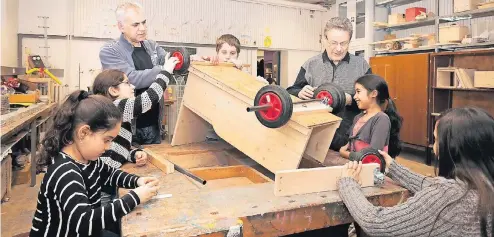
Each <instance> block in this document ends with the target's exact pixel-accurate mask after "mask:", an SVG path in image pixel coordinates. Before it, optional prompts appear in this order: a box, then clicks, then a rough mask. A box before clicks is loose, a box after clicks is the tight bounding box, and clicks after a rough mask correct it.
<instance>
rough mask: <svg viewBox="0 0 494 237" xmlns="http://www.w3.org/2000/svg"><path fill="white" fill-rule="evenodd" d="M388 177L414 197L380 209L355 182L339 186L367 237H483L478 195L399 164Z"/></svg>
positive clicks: (451, 181) (461, 185)
mask: <svg viewBox="0 0 494 237" xmlns="http://www.w3.org/2000/svg"><path fill="white" fill-rule="evenodd" d="M388 174H389V176H390V177H391V178H392V179H393V180H394V181H396V182H398V183H399V184H401V185H402V186H403V187H404V188H406V189H408V190H410V192H412V193H414V196H413V197H410V198H409V199H408V200H407V201H405V202H403V203H401V204H398V205H396V206H394V207H379V206H374V205H372V203H370V202H369V201H367V199H366V198H365V196H364V194H363V193H362V190H361V189H360V185H359V184H358V183H357V182H356V181H355V180H354V179H353V178H349V177H345V178H342V179H340V181H339V182H338V185H339V192H340V196H341V198H342V199H343V202H344V203H345V205H346V207H347V208H348V211H350V214H351V215H352V217H353V218H354V219H355V221H356V222H357V223H358V224H359V225H360V226H361V227H362V229H363V230H364V231H365V233H366V234H367V235H369V236H404V237H406V236H458V237H467V236H472V237H473V236H481V234H480V233H481V232H480V226H481V225H480V218H479V214H478V212H477V204H478V201H479V199H478V195H477V192H476V191H474V190H468V189H467V187H466V185H465V184H464V183H462V182H461V181H458V180H454V179H445V178H443V177H436V178H428V177H425V176H423V175H420V174H416V173H414V172H411V171H410V170H409V169H407V168H405V167H403V166H401V165H399V164H397V163H396V162H392V163H391V165H390V167H389V173H388ZM491 220H492V219H491ZM487 221H488V223H487V228H488V233H487V236H489V237H492V236H493V235H492V234H493V233H492V231H491V230H492V224H493V223H492V222H491V221H489V220H487Z"/></svg>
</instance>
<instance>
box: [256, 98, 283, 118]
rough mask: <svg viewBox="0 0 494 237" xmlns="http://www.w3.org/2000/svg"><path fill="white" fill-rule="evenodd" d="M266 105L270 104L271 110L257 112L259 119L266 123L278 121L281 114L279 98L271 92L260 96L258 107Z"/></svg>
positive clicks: (281, 108)
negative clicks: (264, 120)
mask: <svg viewBox="0 0 494 237" xmlns="http://www.w3.org/2000/svg"><path fill="white" fill-rule="evenodd" d="M266 104H270V105H271V108H269V109H266V110H261V111H259V112H260V113H261V117H262V118H264V119H266V120H268V121H276V120H278V119H279V118H280V116H281V113H282V112H283V107H282V104H281V99H280V97H279V96H278V95H276V94H275V93H273V92H268V93H265V94H264V95H262V96H261V99H259V105H260V106H261V105H266Z"/></svg>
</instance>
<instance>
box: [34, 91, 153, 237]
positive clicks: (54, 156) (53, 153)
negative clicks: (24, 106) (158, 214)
mask: <svg viewBox="0 0 494 237" xmlns="http://www.w3.org/2000/svg"><path fill="white" fill-rule="evenodd" d="M55 112H56V113H55V114H54V117H53V124H52V127H51V129H49V130H48V132H47V134H46V137H45V138H44V140H43V141H42V144H43V147H44V151H43V154H42V157H43V159H46V160H47V161H48V162H47V163H48V164H49V166H48V171H47V172H46V174H45V176H44V178H43V181H42V183H41V187H40V191H39V194H38V204H37V209H36V212H35V213H34V219H33V226H32V228H31V233H30V236H31V237H35V236H53V237H59V236H102V235H103V236H105V235H106V234H104V233H103V232H104V229H105V226H109V225H114V224H115V223H116V222H117V221H118V220H119V219H120V218H121V217H123V216H124V215H126V214H128V213H129V212H131V211H132V210H133V209H134V208H135V207H136V206H137V205H139V204H140V203H144V202H147V201H148V200H149V199H151V198H152V196H154V195H156V194H157V192H158V180H157V179H156V178H151V177H142V178H140V177H138V176H135V175H132V174H128V173H125V172H123V171H120V170H117V169H115V168H113V167H111V166H109V165H107V164H105V163H104V162H102V161H101V159H98V158H99V157H100V156H101V154H103V152H104V151H105V150H106V149H108V148H109V147H110V144H111V141H112V140H113V139H114V138H115V137H116V136H117V134H118V132H119V131H120V126H121V121H122V115H121V113H120V111H119V110H118V109H117V108H116V107H115V106H114V105H113V104H112V101H111V100H109V99H108V98H105V97H103V96H100V95H91V96H88V93H87V92H85V91H76V92H73V93H72V94H70V95H69V97H68V98H67V100H66V101H65V102H64V103H63V104H62V105H61V107H59V108H58V109H57V111H55ZM103 186H111V187H122V188H127V189H133V190H131V191H130V192H129V193H128V194H126V195H123V196H122V197H121V198H120V199H115V200H114V201H113V202H112V203H109V204H106V205H102V204H101V189H102V187H103Z"/></svg>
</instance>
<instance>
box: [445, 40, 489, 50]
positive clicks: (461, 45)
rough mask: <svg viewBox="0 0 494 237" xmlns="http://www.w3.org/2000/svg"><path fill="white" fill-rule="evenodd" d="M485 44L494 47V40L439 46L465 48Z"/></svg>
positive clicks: (446, 48)
mask: <svg viewBox="0 0 494 237" xmlns="http://www.w3.org/2000/svg"><path fill="white" fill-rule="evenodd" d="M484 46H492V47H494V41H489V42H484V43H473V44H455V45H444V46H438V48H440V49H444V50H448V49H453V50H454V49H464V48H475V47H484Z"/></svg>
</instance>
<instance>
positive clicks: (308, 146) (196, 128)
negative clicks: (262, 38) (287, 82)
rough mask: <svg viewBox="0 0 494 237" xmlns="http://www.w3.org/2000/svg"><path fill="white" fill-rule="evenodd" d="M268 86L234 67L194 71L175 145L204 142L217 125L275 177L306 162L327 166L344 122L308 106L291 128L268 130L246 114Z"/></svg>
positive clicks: (194, 67) (191, 70) (222, 134)
mask: <svg viewBox="0 0 494 237" xmlns="http://www.w3.org/2000/svg"><path fill="white" fill-rule="evenodd" d="M263 86H265V84H264V83H262V82H260V81H257V80H255V79H254V78H253V77H252V75H249V74H247V73H245V72H242V71H240V70H238V69H236V68H234V67H229V66H206V65H192V66H191V67H190V68H189V76H188V79H187V86H186V88H185V92H184V97H183V100H182V104H181V108H180V112H179V115H178V119H177V125H176V126H175V132H174V137H173V139H172V142H171V144H172V145H173V146H176V145H183V144H189V143H194V142H201V141H204V140H205V139H206V134H207V132H208V130H209V128H210V127H209V124H211V125H212V126H213V128H214V131H215V132H216V133H217V134H218V135H219V136H220V137H221V138H222V139H224V140H225V141H227V142H228V143H230V144H231V145H233V146H234V147H235V148H237V149H238V150H240V151H242V152H243V153H245V154H246V155H248V156H249V157H250V158H252V159H253V160H255V161H256V162H258V163H259V164H261V165H262V166H264V167H265V168H267V169H268V170H270V171H271V172H276V171H281V170H292V169H297V168H298V167H299V164H300V161H301V159H302V157H303V156H305V157H310V158H313V159H316V160H318V161H323V160H324V158H325V157H326V154H327V152H328V148H329V145H330V143H331V141H332V138H333V136H334V133H335V132H336V129H337V128H338V127H339V124H340V121H341V118H339V117H337V116H335V115H333V114H331V113H329V112H328V110H325V109H324V108H319V109H318V106H317V105H315V104H314V105H312V107H314V108H315V109H311V108H308V105H307V104H305V105H300V106H298V108H294V110H298V112H297V113H294V114H293V115H292V117H291V119H290V121H289V122H288V123H287V124H286V125H284V126H282V127H280V128H276V129H272V128H267V127H265V126H263V125H262V124H260V123H259V121H258V120H257V119H256V116H255V114H254V113H247V112H246V108H247V107H249V106H252V105H253V102H254V98H255V96H256V93H257V92H258V91H259V90H260V89H261V88H262V87H263ZM291 99H292V101H294V102H296V101H300V99H298V98H296V97H294V96H291ZM316 103H317V102H316ZM310 106H311V105H309V107H310Z"/></svg>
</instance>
